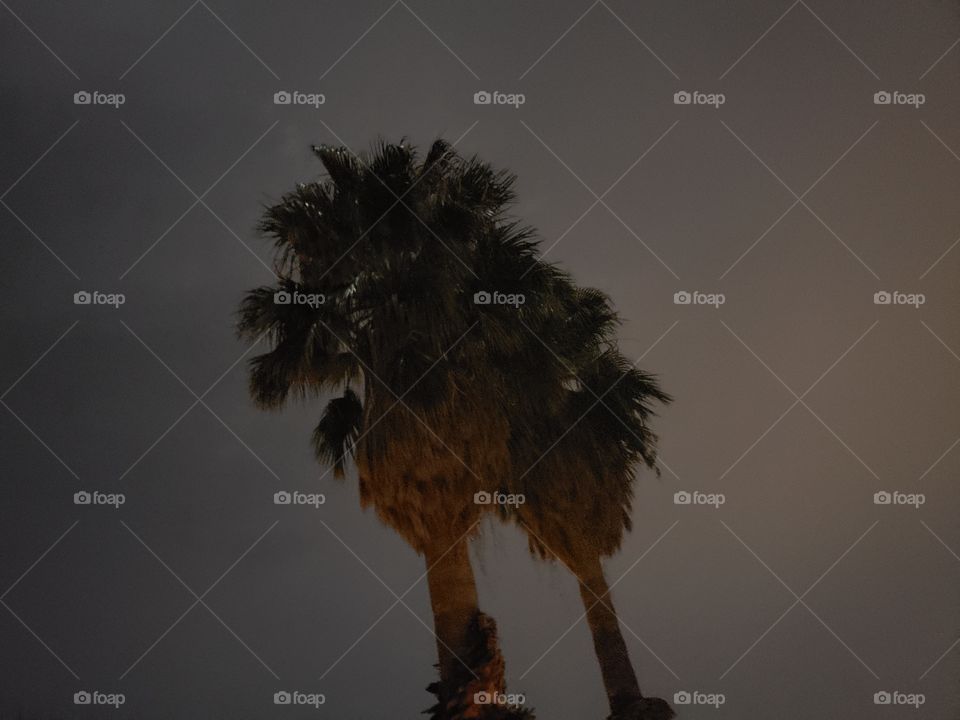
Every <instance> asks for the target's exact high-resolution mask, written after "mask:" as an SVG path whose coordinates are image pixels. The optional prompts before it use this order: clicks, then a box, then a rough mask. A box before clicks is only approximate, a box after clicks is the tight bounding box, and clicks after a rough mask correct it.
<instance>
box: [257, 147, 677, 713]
mask: <svg viewBox="0 0 960 720" xmlns="http://www.w3.org/2000/svg"><path fill="white" fill-rule="evenodd" d="M315 151H316V153H317V155H318V156H319V158H320V160H321V161H322V163H323V165H324V168H325V169H326V172H327V175H328V179H326V180H324V181H322V182H315V183H310V184H306V185H299V186H298V187H297V188H296V189H295V190H294V191H293V192H291V193H289V194H287V195H285V196H284V197H283V198H282V199H281V201H280V202H279V203H277V204H275V205H273V206H272V207H270V208H268V209H267V210H266V212H265V215H264V219H263V221H262V226H261V229H262V230H263V232H264V233H265V234H266V235H267V236H268V237H270V238H272V239H273V240H274V243H275V245H276V248H277V255H276V262H275V267H276V272H277V277H278V280H277V283H276V285H274V286H269V287H261V288H258V289H255V290H253V291H251V292H249V293H248V294H247V296H246V298H245V299H244V301H243V303H242V305H241V317H240V323H239V328H240V331H241V333H242V334H243V335H245V336H247V337H250V338H258V337H261V336H262V335H264V334H266V335H267V336H268V338H269V341H270V343H271V349H270V351H269V352H266V353H264V354H262V355H259V356H257V357H256V358H254V359H253V361H251V372H250V389H251V393H252V395H253V397H254V399H255V400H256V401H257V402H258V403H259V404H260V405H261V406H262V407H264V408H279V407H281V406H283V404H284V403H285V402H286V400H287V399H288V398H289V397H291V396H293V397H299V398H311V397H328V398H329V394H330V393H332V392H333V393H338V395H336V396H335V397H333V398H332V399H329V400H328V402H327V404H326V408H325V410H324V412H323V414H322V417H321V418H320V421H319V423H318V425H317V427H316V429H315V430H314V434H313V444H314V448H315V451H316V454H317V457H318V459H319V460H320V461H321V462H324V463H328V464H330V465H332V467H333V468H334V471H335V473H336V474H337V475H338V476H341V477H342V475H343V473H344V468H345V461H346V459H347V458H348V457H351V456H352V457H353V458H354V459H355V462H356V466H357V470H358V476H359V483H360V497H361V502H362V504H363V505H364V506H365V507H368V506H370V507H373V508H374V510H375V512H376V513H377V515H378V517H379V518H380V519H381V520H382V521H383V522H385V523H386V524H388V525H389V526H390V527H392V528H394V529H395V530H396V531H397V532H398V533H399V534H400V535H401V536H402V537H403V538H404V539H405V540H406V541H407V542H408V543H410V545H411V546H412V547H413V548H414V549H415V550H416V551H417V552H418V553H420V554H422V555H423V556H424V558H425V561H426V565H427V580H428V585H429V589H430V600H431V606H432V610H433V614H434V624H435V628H436V635H437V651H438V657H439V669H440V682H439V683H437V684H434V685H432V686H431V690H432V691H433V692H434V693H435V694H436V695H437V698H438V702H437V705H436V706H435V707H434V708H432V709H431V712H432V713H433V717H434V718H437V719H438V720H439V719H441V718H451V719H452V718H496V717H525V716H528V715H527V714H526V712H524V711H518V710H510V709H506V708H503V707H501V706H498V705H478V704H476V703H474V702H473V699H474V694H475V693H478V692H488V693H497V692H503V690H504V680H503V674H504V673H503V659H502V657H501V656H500V653H499V649H498V641H497V635H496V628H495V625H494V623H493V621H492V619H490V618H488V617H487V616H485V615H484V614H483V613H481V612H480V610H479V607H478V601H477V591H476V585H475V580H474V575H473V568H472V566H471V562H470V557H469V553H468V546H467V538H469V537H470V536H471V535H472V534H474V533H475V532H476V528H477V523H478V521H479V519H480V517H481V515H482V513H483V512H485V511H488V510H491V509H493V506H489V505H482V504H477V503H476V502H475V500H474V498H475V495H476V494H477V493H479V492H481V491H485V492H490V491H496V490H500V489H508V490H510V491H514V492H522V493H524V494H525V495H526V497H527V500H528V502H527V504H525V505H523V506H521V508H520V509H519V510H517V512H516V514H515V516H514V517H515V519H516V520H517V521H518V522H520V524H521V525H522V526H523V527H524V528H525V529H526V531H527V532H528V534H529V538H530V544H531V549H532V550H533V551H534V552H535V553H537V554H538V555H540V556H542V557H556V558H558V559H559V560H561V561H562V562H564V563H565V564H566V565H567V566H568V567H569V568H570V569H571V571H572V572H573V573H574V574H575V575H577V577H578V578H580V579H581V581H582V586H583V589H582V593H581V594H582V596H583V601H584V605H585V607H586V609H587V615H588V619H589V624H590V628H591V630H592V632H593V637H594V646H595V648H596V652H597V656H598V659H599V661H600V667H601V671H602V675H603V679H604V683H605V685H606V688H607V692H608V696H609V698H610V705H611V712H613V713H614V717H616V718H618V719H619V718H628V717H629V718H631V719H632V718H650V719H654V718H657V719H658V718H667V717H670V716H671V715H672V711H671V710H670V709H669V706H667V704H666V703H664V702H663V701H662V700H658V699H656V698H649V699H648V698H643V697H642V695H641V694H640V690H639V687H638V685H637V681H636V676H635V674H634V671H633V668H632V666H631V664H630V660H629V657H628V655H627V650H626V645H625V643H624V641H623V637H622V635H621V633H620V630H619V626H618V621H617V616H616V613H615V612H614V610H613V607H612V604H611V600H610V598H609V591H608V586H607V583H606V579H605V577H604V574H603V570H602V567H601V564H600V558H601V557H603V556H606V555H610V554H611V553H613V552H615V551H616V550H617V548H618V547H619V545H620V542H621V540H622V536H623V532H624V531H625V530H627V529H629V525H630V518H629V511H630V499H631V496H632V481H633V472H634V467H635V466H636V465H637V464H638V463H639V462H641V461H642V462H644V463H646V464H647V465H649V466H653V463H654V461H655V445H656V437H655V435H653V433H652V432H651V431H650V429H649V427H648V424H647V423H648V420H649V418H650V415H651V412H652V410H651V406H650V403H651V402H653V401H660V402H667V401H668V400H669V398H668V397H667V396H666V395H665V394H664V393H663V392H662V391H660V390H659V388H658V386H657V384H656V382H655V380H654V379H653V378H652V377H651V376H648V375H646V374H644V373H642V372H640V371H638V370H636V369H634V368H633V367H632V366H630V365H629V363H627V362H626V361H625V360H624V359H623V358H622V356H621V355H620V354H619V353H618V351H617V350H616V345H615V340H614V329H615V326H616V323H617V316H616V313H615V312H614V311H613V309H612V307H611V306H610V303H609V300H608V299H607V298H606V296H604V295H603V294H602V293H599V292H598V291H595V290H588V289H582V288H579V287H577V286H576V285H575V284H574V283H573V281H572V280H571V279H570V278H569V276H567V275H566V274H565V273H563V272H561V271H559V270H558V269H557V268H555V267H554V266H552V265H550V264H548V263H544V262H542V261H540V260H539V259H538V258H537V256H536V252H537V244H536V241H535V237H534V234H533V231H532V230H530V229H528V228H525V227H522V226H520V225H518V224H516V223H514V222H511V221H509V220H508V219H507V217H506V215H505V211H506V208H507V207H508V205H509V204H510V203H511V201H512V200H513V190H512V186H513V182H514V178H513V176H511V175H509V174H507V173H502V172H495V171H493V170H492V169H491V168H490V166H489V165H486V164H484V163H482V162H480V161H479V160H477V159H476V158H463V157H460V156H459V155H457V154H456V153H455V152H454V151H453V149H452V148H451V147H450V146H449V145H448V144H447V143H445V142H443V141H438V142H437V143H435V144H434V145H433V146H432V147H431V149H430V151H429V153H428V154H427V157H426V158H425V159H424V160H423V161H422V162H421V161H420V160H419V159H418V158H417V155H416V153H415V151H414V150H413V149H412V148H410V147H409V146H407V145H404V144H400V145H385V144H380V145H378V146H376V147H375V148H374V151H373V152H372V153H371V154H370V155H369V156H367V157H358V156H355V155H353V154H351V153H350V152H349V151H347V150H345V149H333V148H327V147H318V148H315ZM490 291H497V292H499V293H501V296H500V297H501V298H503V297H504V296H507V295H516V296H519V297H522V298H523V299H525V302H520V301H517V302H516V303H514V304H509V303H506V304H504V303H498V302H484V300H489V296H486V297H475V294H476V293H486V292H490ZM277 293H284V294H283V295H281V296H279V298H278V296H277V295H276V294H277ZM320 296H322V299H323V301H322V302H320V301H319V300H318V298H319V297H320ZM311 298H313V299H314V300H315V301H313V302H311ZM278 299H282V300H284V301H283V302H278ZM598 396H599V397H602V398H603V400H602V402H599V403H598V402H596V398H597V397H598ZM571 428H572V429H571ZM598 598H599V600H598Z"/></svg>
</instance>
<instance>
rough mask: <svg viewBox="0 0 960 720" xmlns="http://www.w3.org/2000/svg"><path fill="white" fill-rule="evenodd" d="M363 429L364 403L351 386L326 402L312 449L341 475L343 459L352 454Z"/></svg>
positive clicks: (343, 464)
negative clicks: (339, 395)
mask: <svg viewBox="0 0 960 720" xmlns="http://www.w3.org/2000/svg"><path fill="white" fill-rule="evenodd" d="M362 428H363V403H362V402H361V401H360V398H359V397H358V396H357V394H356V393H355V392H354V391H353V389H352V388H349V387H348V388H346V389H345V390H344V391H343V395H342V396H341V397H337V398H333V399H332V400H330V402H328V403H327V406H326V408H325V409H324V411H323V415H322V416H321V418H320V422H319V423H317V427H316V428H315V429H314V431H313V449H314V453H315V454H316V456H317V459H318V460H319V461H320V462H321V463H324V464H328V465H330V466H331V467H333V473H334V476H335V477H338V478H342V477H343V474H344V466H345V461H346V459H347V457H348V456H352V455H353V453H354V451H355V449H356V444H357V439H358V438H359V437H360V433H361V431H362Z"/></svg>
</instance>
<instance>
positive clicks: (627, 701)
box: [576, 556, 642, 715]
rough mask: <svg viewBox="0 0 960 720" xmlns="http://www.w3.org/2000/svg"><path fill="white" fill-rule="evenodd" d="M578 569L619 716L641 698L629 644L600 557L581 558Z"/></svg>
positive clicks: (595, 642)
mask: <svg viewBox="0 0 960 720" xmlns="http://www.w3.org/2000/svg"><path fill="white" fill-rule="evenodd" d="M576 571H577V572H576V574H577V576H578V577H579V578H580V581H581V582H580V597H581V599H582V600H583V607H584V609H585V610H586V611H587V622H588V623H589V624H590V632H591V633H592V634H593V649H594V651H595V652H596V653H597V660H598V661H599V663H600V673H601V674H602V675H603V685H604V687H605V688H606V691H607V698H608V699H609V701H610V712H611V713H612V714H613V715H616V714H617V713H618V712H621V711H622V710H624V709H625V708H627V707H629V706H631V705H632V704H634V703H636V702H637V701H638V700H639V699H640V698H641V697H642V696H641V694H640V686H639V685H638V684H637V676H636V673H635V672H634V670H633V664H632V663H631V662H630V655H629V654H628V653H627V644H626V643H625V642H624V640H623V634H622V633H621V632H620V625H619V622H618V620H617V613H616V610H614V608H613V598H612V597H611V596H610V588H609V587H608V586H607V579H606V577H604V574H603V566H602V565H601V564H600V557H599V556H593V557H591V558H586V559H584V560H582V561H581V562H580V563H579V565H578V567H576ZM598 598H599V600H598Z"/></svg>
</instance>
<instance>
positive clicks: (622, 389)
mask: <svg viewBox="0 0 960 720" xmlns="http://www.w3.org/2000/svg"><path fill="white" fill-rule="evenodd" d="M555 283H557V284H559V285H560V287H559V288H557V287H555V288H554V291H553V297H554V299H555V302H559V303H560V305H561V306H563V307H564V310H563V311H560V312H557V311H556V309H554V310H553V311H551V312H549V313H547V314H542V315H540V316H539V317H535V318H531V321H533V322H536V321H539V322H538V324H537V325H536V326H534V327H530V331H531V333H532V334H535V335H536V336H537V337H538V339H539V340H540V346H539V347H535V346H534V347H533V351H534V352H535V353H536V354H538V355H539V356H540V357H539V358H538V359H537V358H531V359H530V362H529V363H526V364H524V366H525V367H531V368H538V370H537V375H538V376H540V377H541V378H542V377H543V375H544V370H543V368H546V367H552V368H553V369H554V370H556V371H557V372H558V374H557V375H556V376H554V377H553V378H552V379H551V382H552V383H553V385H552V386H551V387H547V388H546V393H545V395H541V396H540V397H538V396H537V395H536V394H534V393H531V392H530V388H535V387H537V386H536V385H532V384H531V383H530V379H529V378H523V377H520V378H517V380H518V392H520V390H519V388H520V387H523V388H526V393H525V395H524V398H525V402H524V403H518V405H517V407H516V408H515V410H516V412H515V414H514V416H513V431H512V434H511V445H512V448H513V455H514V464H515V471H514V472H513V473H512V474H511V476H510V482H509V483H508V489H509V491H510V492H512V493H522V494H523V495H524V496H525V500H526V502H525V503H524V504H522V505H520V506H518V507H517V508H516V509H515V510H514V511H513V513H512V517H513V519H514V520H515V521H516V522H517V523H518V524H519V525H520V526H521V527H522V528H523V529H524V531H525V532H526V533H527V537H528V540H529V544H530V549H531V552H533V553H534V554H535V555H536V556H538V557H541V558H543V559H557V560H559V561H560V562H562V563H563V564H564V565H566V566H567V567H568V568H569V569H570V571H571V572H572V573H573V575H574V576H575V577H576V578H577V579H578V581H579V586H580V595H581V600H582V602H583V605H584V609H585V614H586V616H587V621H588V624H589V627H590V631H591V634H592V637H593V645H594V650H595V652H596V654H597V659H598V661H599V665H600V671H601V675H602V678H603V682H604V687H605V689H606V692H607V696H608V700H609V704H610V711H611V718H615V719H616V720H628V719H629V720H637V719H639V720H665V719H666V718H670V717H673V711H672V710H671V708H670V707H669V705H668V704H667V703H666V702H665V701H663V700H661V699H659V698H647V697H644V696H643V695H642V693H641V692H640V687H639V684H638V682H637V678H636V674H635V672H634V669H633V665H632V663H631V661H630V656H629V653H628V652H627V646H626V643H625V641H624V638H623V634H622V633H621V631H620V626H619V620H618V617H617V614H616V611H615V610H614V606H613V599H612V597H611V596H610V587H609V584H608V583H607V580H606V577H605V574H604V571H603V566H602V564H601V558H603V557H607V556H609V555H612V554H613V553H615V552H616V551H617V550H619V548H620V545H621V543H622V540H623V534H624V532H626V531H628V530H629V529H630V527H631V518H630V515H631V502H632V498H633V482H634V479H635V477H634V476H635V472H636V470H637V468H638V467H640V466H644V465H645V466H646V467H648V468H653V467H655V463H656V444H657V437H656V435H655V434H654V433H653V431H652V430H651V428H650V425H649V422H650V419H651V418H652V415H653V404H654V403H668V402H670V399H671V398H670V397H669V396H668V395H667V394H666V393H665V392H663V391H662V390H661V389H660V387H659V384H658V382H657V381H656V379H655V378H654V377H653V376H651V375H648V374H646V373H644V372H642V371H640V370H638V369H637V368H635V367H634V366H633V365H632V364H631V363H630V362H628V361H627V360H626V359H625V358H624V357H623V356H622V354H621V353H620V352H619V350H617V347H616V340H615V330H616V327H617V324H618V318H617V315H616V313H615V311H614V310H613V309H612V308H611V306H610V303H609V300H608V299H607V298H606V297H605V296H604V295H603V294H602V293H599V292H597V291H594V290H587V289H582V288H577V287H576V286H574V285H572V283H569V282H568V281H567V280H566V279H565V278H563V277H558V278H556V279H555ZM540 387H541V388H543V385H541V386H540Z"/></svg>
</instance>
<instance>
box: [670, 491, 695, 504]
mask: <svg viewBox="0 0 960 720" xmlns="http://www.w3.org/2000/svg"><path fill="white" fill-rule="evenodd" d="M691 502H693V495H691V494H690V493H688V492H687V491H686V490H680V491H679V492H675V493H674V494H673V504H674V505H689V504H690V503H691Z"/></svg>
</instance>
